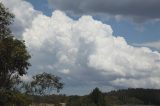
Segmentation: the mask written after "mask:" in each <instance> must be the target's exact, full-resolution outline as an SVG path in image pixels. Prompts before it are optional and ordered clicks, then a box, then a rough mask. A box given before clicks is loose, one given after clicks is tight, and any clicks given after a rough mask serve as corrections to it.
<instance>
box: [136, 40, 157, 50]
mask: <svg viewBox="0 0 160 106" xmlns="http://www.w3.org/2000/svg"><path fill="white" fill-rule="evenodd" d="M134 45H135V46H146V47H151V48H153V49H157V50H160V41H153V42H145V43H141V44H134Z"/></svg>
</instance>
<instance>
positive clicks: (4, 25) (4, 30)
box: [0, 3, 14, 40]
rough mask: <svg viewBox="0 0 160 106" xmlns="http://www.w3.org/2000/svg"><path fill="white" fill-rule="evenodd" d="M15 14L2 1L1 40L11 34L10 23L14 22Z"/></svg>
mask: <svg viewBox="0 0 160 106" xmlns="http://www.w3.org/2000/svg"><path fill="white" fill-rule="evenodd" d="M13 18H14V15H13V14H11V13H10V12H9V10H8V9H7V8H5V7H4V5H3V4H2V3H0V40H1V39H3V38H4V37H6V36H8V35H10V34H11V31H10V29H9V25H10V24H11V23H12V22H13Z"/></svg>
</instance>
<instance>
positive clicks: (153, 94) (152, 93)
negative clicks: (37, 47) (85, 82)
mask: <svg viewBox="0 0 160 106" xmlns="http://www.w3.org/2000/svg"><path fill="white" fill-rule="evenodd" d="M33 101H34V102H36V103H44V102H45V103H53V104H57V106H58V104H59V103H61V102H65V103H67V106H113V105H134V104H136V105H158V106H160V90H156V89H142V88H137V89H126V90H116V91H111V92H108V93H102V92H101V91H100V90H99V89H98V88H95V89H94V90H93V91H92V92H91V93H90V94H88V95H85V96H77V95H74V96H66V95H50V96H41V97H40V96H39V97H38V96H36V97H34V99H33Z"/></svg>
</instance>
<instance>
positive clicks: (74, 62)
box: [5, 0, 160, 93]
mask: <svg viewBox="0 0 160 106" xmlns="http://www.w3.org/2000/svg"><path fill="white" fill-rule="evenodd" d="M13 1H14V2H13ZM10 2H12V3H13V4H14V5H15V6H14V5H13V6H12V7H11V11H12V12H13V13H14V14H15V15H16V16H17V17H16V20H17V21H16V22H15V23H14V25H15V27H16V25H17V24H18V25H19V22H21V21H22V22H24V23H23V24H24V25H23V26H22V27H23V30H22V38H23V39H24V40H25V41H26V45H27V47H28V49H29V51H30V52H31V54H32V59H31V63H32V68H31V69H30V72H29V74H30V75H31V74H36V73H39V72H42V71H48V72H51V73H54V74H57V75H59V76H61V77H62V79H63V80H64V83H66V89H68V88H71V89H79V90H80V89H82V88H83V87H84V88H85V89H87V88H88V89H89V88H90V87H96V86H103V87H104V88H105V87H107V86H110V87H111V88H116V87H145V88H152V87H153V88H159V87H160V86H159V85H160V82H159V80H160V77H159V76H160V53H159V52H157V51H152V50H151V49H149V48H146V47H134V46H131V45H129V44H127V42H126V40H125V39H124V38H123V37H120V36H118V37H115V36H113V30H112V28H111V26H110V25H107V24H105V23H102V22H101V21H97V20H95V19H93V18H92V16H82V17H80V18H79V19H78V20H74V19H72V18H70V17H68V16H67V15H66V14H65V13H64V12H62V11H60V10H56V11H54V12H53V13H52V16H51V17H49V16H46V15H44V14H42V13H41V12H39V11H37V10H34V8H33V7H32V5H31V4H29V3H27V2H24V1H21V0H7V1H5V5H6V6H10V5H9V4H10ZM18 3H22V4H21V7H23V5H24V7H23V8H22V9H24V8H25V11H29V10H30V9H31V10H32V14H36V15H28V18H22V17H25V16H26V14H25V12H24V13H23V12H21V11H22V10H21V9H18V8H21V7H18V6H16V5H17V4H18ZM25 4H27V6H28V7H29V8H28V7H27V8H26V5H25ZM28 4H29V5H28ZM9 8H10V7H9ZM15 9H16V11H14V10H15ZM17 14H20V15H17ZM28 22H29V23H28ZM27 23H28V24H27ZM25 25H26V26H25ZM13 31H14V32H15V33H17V31H19V30H14V29H13ZM146 78H147V82H145V80H146ZM131 82H132V83H134V84H130V83H131ZM75 86H76V88H75ZM78 87H79V88H78ZM83 90H84V89H83ZM83 90H82V91H83ZM73 91H74V90H73ZM72 93H73V92H72ZM74 93H75V92H74Z"/></svg>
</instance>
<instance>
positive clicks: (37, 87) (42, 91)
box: [26, 72, 63, 95]
mask: <svg viewBox="0 0 160 106" xmlns="http://www.w3.org/2000/svg"><path fill="white" fill-rule="evenodd" d="M26 88H27V89H26V91H27V92H28V93H33V94H34V95H47V94H50V93H52V91H53V90H57V92H59V90H60V89H62V88H63V83H61V82H60V77H57V76H55V75H52V74H48V73H45V72H44V73H42V74H37V75H35V76H33V81H31V83H30V84H27V86H26Z"/></svg>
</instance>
